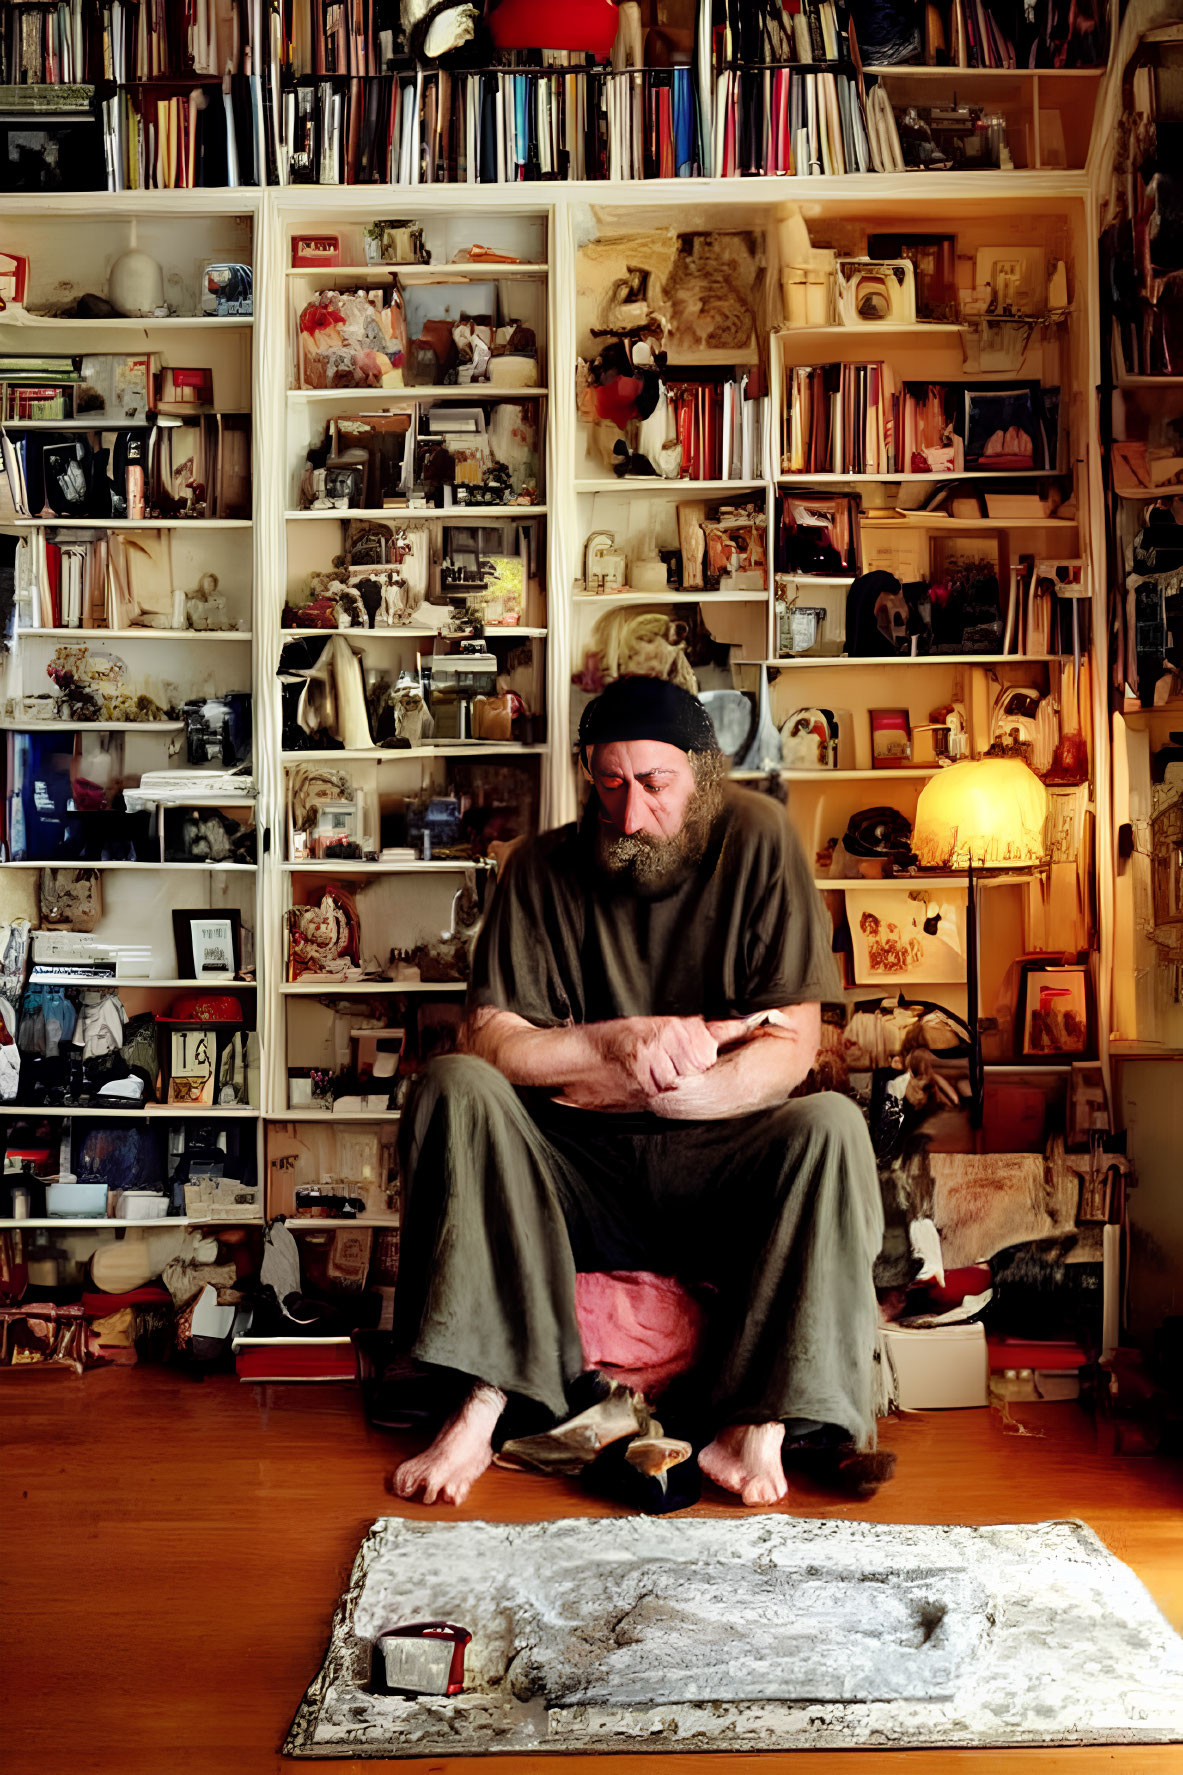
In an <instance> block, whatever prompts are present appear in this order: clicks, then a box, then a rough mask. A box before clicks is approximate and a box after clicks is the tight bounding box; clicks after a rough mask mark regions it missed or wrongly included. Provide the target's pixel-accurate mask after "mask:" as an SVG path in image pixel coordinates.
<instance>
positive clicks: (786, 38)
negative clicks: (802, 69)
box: [710, 0, 850, 78]
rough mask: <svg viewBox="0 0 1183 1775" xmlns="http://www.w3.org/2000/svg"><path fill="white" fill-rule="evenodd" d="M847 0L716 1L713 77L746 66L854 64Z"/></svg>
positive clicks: (712, 27) (712, 54)
mask: <svg viewBox="0 0 1183 1775" xmlns="http://www.w3.org/2000/svg"><path fill="white" fill-rule="evenodd" d="M848 25H849V17H848V12H847V7H846V4H845V0H797V3H796V4H795V5H793V6H791V7H790V6H789V5H786V4H785V3H784V0H713V4H712V6H711V30H710V44H711V56H712V70H711V71H712V74H713V75H714V76H715V77H716V78H717V77H718V75H719V73H720V71H721V70H722V69H723V68H724V67H733V66H735V65H737V64H739V63H744V62H746V63H747V64H749V65H750V66H752V67H760V66H761V65H763V64H776V63H778V62H846V63H849V61H850V45H849V42H848V39H847V30H848Z"/></svg>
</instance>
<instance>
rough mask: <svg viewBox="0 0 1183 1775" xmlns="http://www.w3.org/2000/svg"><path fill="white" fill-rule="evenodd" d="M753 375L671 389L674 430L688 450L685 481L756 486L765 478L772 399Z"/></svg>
mask: <svg viewBox="0 0 1183 1775" xmlns="http://www.w3.org/2000/svg"><path fill="white" fill-rule="evenodd" d="M760 386H761V384H760V383H759V381H758V379H757V376H756V375H755V374H754V373H752V372H750V371H749V372H748V373H746V374H745V375H743V376H740V377H737V378H727V379H725V380H724V379H719V380H706V379H705V378H704V379H702V380H694V381H690V380H677V381H675V380H670V381H667V382H666V384H665V394H666V399H667V400H668V402H669V405H670V417H671V420H672V422H673V430H674V432H675V433H676V435H677V439H678V442H679V444H680V445H681V448H682V466H681V475H682V479H683V480H690V481H740V480H742V481H752V480H759V479H761V478H762V476H763V474H764V427H765V422H766V413H767V405H768V403H767V398H766V396H765V395H763V394H761V393H758V392H756V390H757V389H758V388H759V387H760Z"/></svg>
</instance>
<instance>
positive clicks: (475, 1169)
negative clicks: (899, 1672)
mask: <svg viewBox="0 0 1183 1775" xmlns="http://www.w3.org/2000/svg"><path fill="white" fill-rule="evenodd" d="M400 1156H401V1171H402V1189H403V1204H402V1235H401V1242H400V1257H399V1275H398V1287H397V1290H396V1293H395V1319H394V1324H395V1335H396V1340H397V1341H398V1343H399V1345H400V1347H401V1348H402V1349H403V1350H404V1351H406V1352H408V1353H409V1354H411V1355H412V1356H414V1357H415V1358H416V1359H417V1360H419V1361H421V1362H425V1363H431V1364H433V1365H436V1366H439V1367H442V1368H448V1369H454V1370H458V1371H459V1372H460V1373H461V1374H463V1375H471V1376H474V1377H475V1378H477V1379H479V1380H482V1381H486V1382H488V1383H489V1384H491V1385H493V1386H496V1387H500V1388H501V1389H502V1391H503V1392H505V1393H507V1394H510V1395H514V1394H516V1395H519V1396H521V1397H523V1398H525V1399H528V1400H532V1401H535V1402H537V1403H538V1404H541V1405H542V1406H543V1407H545V1408H546V1409H547V1410H549V1411H550V1412H553V1413H554V1416H555V1418H556V1419H561V1418H562V1417H564V1416H565V1415H566V1402H565V1393H566V1388H567V1386H568V1385H569V1383H570V1382H571V1381H572V1380H574V1378H575V1377H576V1376H577V1375H578V1374H579V1373H580V1371H581V1370H582V1368H583V1367H584V1362H583V1353H582V1349H581V1346H580V1340H579V1329H578V1326H577V1324H576V1320H575V1275H576V1272H577V1271H579V1270H620V1269H629V1270H637V1269H646V1270H654V1271H656V1272H658V1273H659V1274H663V1275H676V1276H678V1277H679V1278H681V1279H682V1280H684V1281H687V1282H693V1283H702V1282H710V1283H712V1284H714V1285H715V1287H716V1288H717V1289H718V1295H717V1298H716V1299H715V1301H714V1303H713V1304H712V1306H711V1309H710V1321H711V1336H710V1345H709V1350H708V1352H707V1355H706V1357H705V1358H704V1363H703V1367H702V1369H701V1371H700V1380H701V1394H700V1397H701V1402H702V1405H703V1407H704V1410H705V1411H707V1412H709V1413H710V1415H711V1416H712V1418H713V1420H714V1422H715V1426H716V1427H718V1426H721V1425H722V1424H724V1423H741V1422H746V1423H765V1422H773V1421H775V1420H782V1419H783V1420H790V1419H812V1420H815V1421H816V1422H820V1423H824V1424H835V1425H839V1426H841V1428H842V1429H844V1430H845V1431H847V1432H848V1433H849V1434H850V1435H851V1436H852V1437H853V1438H854V1439H855V1440H856V1441H857V1442H858V1443H859V1444H860V1445H862V1446H867V1445H869V1444H872V1443H873V1442H874V1433H875V1424H874V1415H873V1411H872V1405H871V1399H872V1365H873V1354H874V1343H875V1327H876V1322H877V1310H876V1302H875V1291H874V1287H873V1284H872V1280H871V1269H872V1265H873V1263H874V1261H875V1258H876V1256H877V1255H878V1252H879V1247H880V1243H881V1241H882V1236H883V1208H882V1201H881V1196H880V1190H879V1179H878V1174H877V1171H876V1167H875V1158H874V1154H873V1152H872V1149H871V1142H870V1138H869V1136H868V1134H867V1129H866V1125H865V1123H864V1121H863V1118H862V1116H861V1115H860V1113H859V1111H858V1109H857V1108H856V1106H855V1105H854V1104H853V1103H851V1102H850V1101H848V1100H847V1099H846V1098H844V1097H838V1096H835V1095H833V1094H830V1093H823V1094H821V1095H818V1096H814V1097H803V1098H795V1099H793V1100H792V1101H791V1102H787V1103H784V1104H781V1105H779V1106H778V1107H777V1108H775V1109H768V1110H761V1111H759V1112H758V1113H756V1114H754V1115H746V1116H740V1117H736V1118H734V1119H731V1120H727V1121H709V1122H707V1121H704V1122H675V1121H665V1120H662V1119H660V1118H658V1117H656V1116H647V1115H611V1114H606V1113H603V1112H600V1111H591V1110H579V1109H568V1108H565V1107H563V1106H562V1105H560V1104H556V1103H553V1102H551V1101H550V1099H549V1098H548V1097H547V1096H546V1095H545V1094H543V1093H536V1092H522V1093H519V1092H518V1091H516V1090H515V1089H514V1087H513V1086H512V1085H510V1084H509V1083H508V1081H507V1080H506V1079H505V1078H504V1077H503V1075H502V1074H501V1073H499V1072H498V1071H497V1070H496V1068H494V1067H493V1066H490V1065H489V1064H488V1062H487V1061H484V1060H478V1059H476V1058H474V1057H471V1056H468V1055H450V1056H448V1057H446V1058H443V1059H439V1060H433V1061H432V1062H431V1063H430V1064H429V1065H428V1066H427V1068H426V1069H425V1071H424V1073H423V1075H422V1076H421V1078H420V1079H419V1080H417V1081H416V1084H415V1087H414V1089H413V1091H412V1095H411V1097H410V1100H409V1101H408V1104H407V1107H406V1111H405V1113H404V1116H403V1121H402V1128H401V1137H400Z"/></svg>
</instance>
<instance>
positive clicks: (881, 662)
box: [732, 653, 1072, 672]
mask: <svg viewBox="0 0 1183 1775" xmlns="http://www.w3.org/2000/svg"><path fill="white" fill-rule="evenodd" d="M1071 658H1072V655H1071V654H1070V653H1068V654H1060V653H901V654H900V655H899V656H898V657H897V658H895V659H891V658H886V657H884V656H882V655H878V654H865V655H855V656H851V655H850V654H846V653H797V654H793V655H792V656H791V657H790V658H789V659H737V660H733V661H732V664H733V665H737V666H766V667H767V668H768V669H769V670H770V671H771V670H772V669H773V668H775V669H776V670H777V671H778V672H780V671H786V670H793V669H796V670H798V671H799V670H801V669H802V668H803V667H806V666H812V667H815V668H816V667H818V666H862V667H867V666H870V667H872V668H873V669H878V668H879V667H881V666H890V667H891V668H892V670H893V671H894V669H895V668H896V666H1022V665H1040V666H1051V665H1059V664H1061V662H1062V661H1063V660H1065V659H1071Z"/></svg>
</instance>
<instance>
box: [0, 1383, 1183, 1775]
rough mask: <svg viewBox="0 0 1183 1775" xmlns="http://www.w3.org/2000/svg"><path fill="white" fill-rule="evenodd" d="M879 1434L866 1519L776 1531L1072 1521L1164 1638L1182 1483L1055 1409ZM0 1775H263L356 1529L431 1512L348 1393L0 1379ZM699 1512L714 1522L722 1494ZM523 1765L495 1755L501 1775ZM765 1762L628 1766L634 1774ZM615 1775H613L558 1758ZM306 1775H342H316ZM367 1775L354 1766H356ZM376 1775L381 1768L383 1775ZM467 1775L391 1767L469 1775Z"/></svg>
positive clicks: (541, 1483) (1176, 1574)
mask: <svg viewBox="0 0 1183 1775" xmlns="http://www.w3.org/2000/svg"><path fill="white" fill-rule="evenodd" d="M1014 1415H1015V1416H1016V1418H1019V1419H1020V1420H1021V1421H1022V1422H1023V1423H1024V1424H1026V1425H1028V1426H1030V1427H1032V1428H1033V1429H1036V1430H1038V1431H1042V1434H1041V1435H1031V1436H1017V1435H1014V1434H1010V1433H1007V1431H1006V1430H1005V1428H1004V1426H1003V1424H1002V1422H1001V1420H1000V1418H999V1417H998V1416H997V1414H995V1413H992V1412H987V1411H968V1412H950V1413H944V1414H942V1413H932V1414H929V1415H927V1416H918V1417H914V1418H910V1419H908V1420H905V1421H903V1422H900V1421H897V1422H894V1423H891V1424H888V1425H886V1426H885V1428H884V1432H883V1442H884V1444H885V1446H889V1447H891V1448H893V1449H895V1450H896V1451H897V1453H898V1455H899V1470H898V1475H897V1477H896V1479H895V1481H894V1482H893V1483H892V1484H891V1485H890V1486H888V1487H886V1488H885V1490H884V1491H883V1492H882V1493H881V1494H880V1495H879V1497H878V1498H876V1499H875V1500H874V1502H873V1503H872V1504H870V1505H860V1506H853V1505H834V1504H832V1503H830V1502H829V1501H828V1500H827V1499H825V1498H824V1497H822V1496H821V1495H819V1494H817V1493H811V1492H808V1491H805V1490H803V1489H801V1488H797V1489H795V1491H794V1493H793V1496H792V1499H791V1507H792V1508H793V1509H794V1510H795V1511H796V1512H797V1513H798V1514H800V1515H807V1516H830V1517H836V1516H851V1517H863V1518H867V1519H870V1520H873V1521H877V1522H962V1523H976V1522H1024V1521H1038V1520H1040V1519H1043V1518H1048V1517H1064V1516H1073V1517H1081V1518H1083V1519H1084V1520H1085V1521H1086V1522H1088V1523H1089V1524H1090V1525H1091V1526H1092V1527H1093V1528H1094V1529H1095V1530H1096V1531H1097V1533H1098V1534H1099V1535H1100V1536H1101V1538H1102V1539H1103V1540H1104V1541H1105V1542H1106V1543H1107V1544H1108V1546H1109V1547H1111V1548H1112V1549H1113V1551H1114V1552H1115V1553H1116V1554H1117V1555H1118V1556H1119V1557H1120V1558H1122V1559H1125V1560H1128V1561H1129V1563H1130V1564H1131V1565H1132V1566H1133V1567H1134V1569H1135V1570H1136V1571H1137V1573H1138V1574H1139V1576H1140V1577H1141V1578H1142V1580H1143V1581H1144V1582H1145V1584H1146V1585H1147V1586H1148V1588H1149V1589H1150V1591H1151V1593H1152V1594H1153V1595H1154V1597H1155V1599H1156V1601H1157V1602H1158V1603H1159V1605H1160V1607H1161V1608H1162V1609H1163V1610H1164V1611H1165V1612H1166V1614H1167V1615H1168V1616H1169V1618H1170V1619H1171V1620H1172V1622H1173V1623H1174V1625H1175V1626H1176V1627H1177V1628H1179V1629H1181V1630H1183V1471H1181V1469H1180V1468H1179V1466H1178V1465H1177V1464H1173V1463H1168V1462H1164V1461H1158V1460H1154V1459H1116V1458H1114V1457H1113V1456H1112V1454H1111V1453H1110V1452H1108V1435H1107V1429H1106V1426H1104V1425H1102V1426H1101V1427H1100V1430H1099V1431H1098V1430H1097V1429H1096V1428H1095V1427H1094V1425H1093V1424H1092V1423H1091V1421H1090V1420H1089V1419H1088V1418H1087V1417H1086V1416H1085V1415H1084V1413H1083V1412H1081V1411H1079V1410H1078V1409H1077V1408H1076V1407H1075V1406H1070V1405H1068V1406H1048V1407H1039V1408H1036V1407H1015V1408H1014ZM0 1446H2V1463H0V1535H2V1537H3V1539H2V1543H0V1545H2V1547H3V1552H2V1554H0V1561H2V1576H3V1584H4V1598H5V1601H4V1607H3V1609H2V1610H0V1671H2V1673H3V1674H2V1676H0V1683H2V1684H3V1687H4V1688H5V1689H6V1690H7V1695H6V1697H5V1700H4V1707H3V1727H2V1728H0V1729H2V1733H3V1750H2V1751H0V1767H2V1768H3V1770H4V1775H58V1772H61V1775H67V1772H68V1775H213V1772H215V1771H216V1772H217V1775H262V1772H263V1771H276V1770H279V1769H287V1770H289V1771H290V1770H292V1769H294V1768H295V1767H296V1766H297V1765H295V1764H292V1763H290V1762H289V1763H285V1762H284V1760H283V1759H282V1758H281V1757H280V1756H279V1754H278V1746H279V1744H280V1743H281V1742H282V1739H283V1736H284V1733H285V1731H286V1728H287V1726H288V1723H289V1721H290V1719H291V1716H292V1714H293V1713H294V1711H295V1708H296V1706H297V1703H298V1702H299V1699H300V1696H301V1694H302V1693H303V1690H304V1688H305V1686H306V1685H307V1683H308V1681H309V1680H310V1679H311V1677H312V1676H313V1674H314V1672H315V1671H316V1669H317V1667H318V1665H319V1662H320V1659H321V1657H322V1654H323V1651H324V1646H325V1642H326V1638H327V1633H328V1625H329V1620H330V1616H331V1614H332V1609H333V1605H334V1603H335V1601H336V1599H337V1597H338V1595H339V1594H340V1592H341V1590H342V1589H343V1588H344V1585H345V1582H346V1580H347V1578H348V1573H349V1568H350V1565H351V1563H352V1559H353V1555H354V1552H355V1550H356V1548H357V1545H358V1542H359V1541H360V1539H361V1537H362V1535H363V1533H364V1532H365V1529H366V1528H367V1526H368V1525H369V1523H370V1522H371V1521H372V1520H373V1519H374V1518H375V1517H376V1516H382V1515H390V1514H393V1513H395V1512H399V1513H403V1514H406V1515H408V1516H427V1515H430V1514H432V1513H431V1512H428V1511H426V1510H424V1509H423V1508H422V1507H417V1506H408V1505H402V1504H400V1503H398V1502H397V1501H396V1500H395V1499H393V1498H392V1497H391V1496H390V1494H389V1492H388V1491H387V1489H386V1485H387V1479H388V1475H389V1472H390V1470H391V1467H392V1466H393V1464H394V1463H395V1460H396V1459H397V1455H398V1450H399V1448H400V1446H401V1445H400V1444H399V1443H398V1442H397V1441H395V1440H394V1439H392V1438H389V1437H387V1436H384V1435H382V1434H380V1433H379V1432H376V1431H373V1430H371V1429H370V1428H369V1427H368V1426H367V1425H366V1424H365V1423H364V1421H363V1420H362V1417H361V1413H360V1407H359V1403H358V1398H357V1395H356V1393H355V1392H354V1391H353V1390H352V1389H351V1388H345V1387H335V1386H328V1387H317V1386H287V1387H279V1386H273V1387H249V1386H242V1385H240V1384H239V1383H238V1382H236V1381H234V1380H233V1379H231V1378H230V1377H228V1376H217V1377H213V1378H210V1379H207V1380H204V1381H195V1380H191V1379H188V1378H186V1377H185V1376H183V1375H180V1374H177V1373H174V1372H171V1371H168V1370H157V1369H140V1370H104V1371H96V1372H94V1373H91V1374H88V1375H86V1376H85V1377H83V1378H82V1379H78V1378H76V1377H75V1376H73V1375H68V1374H53V1375H50V1374H37V1373H33V1372H28V1373H24V1374H12V1373H9V1374H6V1375H4V1376H2V1377H0ZM712 1495H713V1497H714V1499H715V1500H716V1501H715V1502H712V1503H709V1504H704V1505H700V1506H699V1512H700V1513H702V1514H710V1515H727V1514H731V1513H732V1507H731V1506H728V1505H727V1504H725V1503H724V1502H723V1495H722V1494H721V1493H713V1494H712ZM456 1514H459V1515H464V1516H474V1517H485V1518H487V1519H489V1520H497V1521H522V1520H528V1519H531V1518H534V1519H543V1518H549V1517H556V1516H571V1515H609V1514H612V1512H611V1510H608V1509H604V1508H602V1507H601V1506H599V1505H596V1504H592V1503H591V1502H589V1501H586V1500H585V1499H584V1498H583V1497H582V1496H581V1494H580V1493H579V1492H577V1491H575V1490H574V1489H573V1488H572V1486H571V1485H570V1483H569V1482H566V1481H562V1480H550V1479H543V1478H528V1477H525V1476H522V1475H518V1474H509V1473H502V1472H499V1471H496V1470H494V1471H493V1472H491V1473H490V1474H488V1475H487V1476H486V1478H485V1479H484V1480H483V1481H482V1482H481V1483H480V1485H479V1486H478V1487H477V1488H476V1489H475V1491H474V1493H473V1496H472V1498H471V1499H470V1502H469V1505H468V1506H466V1507H465V1508H464V1509H463V1510H462V1511H460V1512H458V1513H456ZM528 1761H529V1759H522V1758H498V1759H497V1763H496V1768H497V1770H498V1771H504V1775H513V1771H514V1770H517V1769H520V1768H523V1767H525V1766H526V1764H527V1763H528ZM769 1761H770V1759H769V1758H768V1757H754V1756H746V1757H744V1756H734V1757H725V1758H724V1757H718V1758H716V1757H695V1758H689V1757H683V1758H679V1757H677V1756H675V1755H666V1754H664V1753H659V1754H657V1755H652V1756H647V1757H645V1758H644V1759H643V1762H642V1764H641V1775H663V1772H667V1771H668V1772H672V1771H674V1770H675V1768H676V1769H677V1770H679V1771H680V1772H681V1775H688V1772H689V1771H690V1769H691V1767H692V1766H693V1768H694V1769H695V1770H696V1771H697V1770H698V1769H699V1767H700V1766H701V1765H702V1764H704V1763H707V1762H710V1763H714V1762H725V1763H727V1765H728V1775H731V1772H732V1771H736V1770H738V1769H740V1768H741V1767H744V1766H746V1765H754V1764H757V1763H759V1764H761V1766H762V1767H763V1769H764V1770H767V1769H768V1767H769ZM591 1763H598V1764H600V1765H602V1767H603V1769H604V1770H605V1771H608V1770H611V1769H615V1770H617V1771H619V1769H620V1767H621V1763H622V1759H621V1758H584V1757H577V1758H567V1759H565V1761H564V1768H567V1767H569V1766H570V1765H571V1764H579V1765H587V1764H591ZM310 1766H315V1767H316V1768H319V1769H324V1770H327V1771H332V1770H336V1771H346V1770H349V1771H352V1775H358V1770H359V1769H360V1768H361V1767H364V1766H365V1765H361V1764H358V1763H356V1762H354V1763H349V1762H343V1761H339V1760H336V1759H334V1760H332V1761H328V1762H323V1763H317V1764H315V1765H310ZM370 1766H373V1765H370ZM382 1766H389V1765H382ZM478 1766H479V1764H478V1761H477V1760H473V1759H464V1760H459V1759H458V1760H456V1761H454V1762H452V1763H450V1764H445V1763H444V1762H440V1761H434V1762H432V1763H430V1764H428V1763H422V1762H420V1763H400V1764H398V1768H399V1769H401V1770H403V1771H405V1772H406V1775H417V1772H418V1775H426V1771H427V1770H428V1769H430V1770H431V1771H433V1775H440V1772H443V1771H445V1770H447V1771H448V1772H449V1775H461V1771H462V1770H467V1771H469V1772H470V1775H475V1771H476V1770H477V1768H478ZM871 1766H872V1763H871V1761H870V1759H869V1758H868V1755H867V1753H866V1752H864V1751H852V1752H849V1753H847V1752H828V1753H815V1754H809V1753H798V1754H796V1755H795V1756H794V1759H793V1775H854V1772H855V1771H857V1772H858V1775H868V1771H869V1770H870V1768H871ZM873 1766H874V1769H875V1775H880V1772H881V1771H887V1772H888V1775H999V1771H1002V1772H1003V1775H1050V1772H1051V1771H1058V1770H1063V1771H1066V1772H1067V1775H1099V1772H1100V1771H1102V1770H1104V1771H1110V1772H1112V1771H1120V1772H1121V1775H1167V1771H1170V1772H1171V1775H1179V1771H1180V1769H1181V1768H1183V1751H1181V1750H1180V1749H1179V1747H1177V1746H1176V1747H1165V1746H1164V1747H1162V1748H1161V1749H1160V1748H1154V1749H1146V1750H1129V1749H1116V1750H1115V1749H1095V1750H1094V1749H1087V1750H1054V1749H1053V1750H1046V1751H1008V1752H998V1751H985V1752H974V1751H962V1752H950V1751H945V1750H941V1751H935V1750H934V1751H923V1750H922V1751H909V1752H890V1753H885V1752H877V1753H875V1755H874V1760H873Z"/></svg>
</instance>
